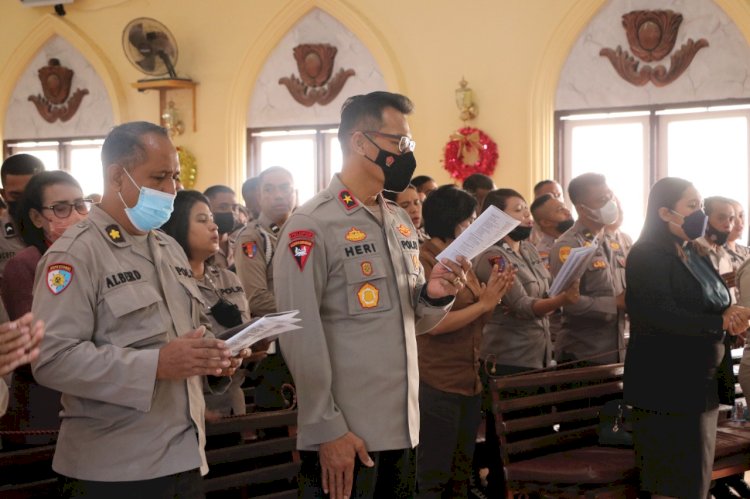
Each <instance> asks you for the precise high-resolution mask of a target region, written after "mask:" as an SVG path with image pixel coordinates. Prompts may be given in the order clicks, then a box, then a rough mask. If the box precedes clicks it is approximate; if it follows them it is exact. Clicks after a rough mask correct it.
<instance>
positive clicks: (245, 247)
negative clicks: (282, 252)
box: [234, 213, 279, 316]
mask: <svg viewBox="0 0 750 499" xmlns="http://www.w3.org/2000/svg"><path fill="white" fill-rule="evenodd" d="M278 233H279V226H278V225H276V224H275V223H273V222H272V221H271V220H269V219H268V217H266V216H265V215H264V214H262V213H261V214H260V216H259V217H258V219H257V220H253V221H251V222H249V223H248V224H247V225H246V226H245V228H244V229H243V230H242V232H240V234H239V236H238V237H237V241H236V244H235V248H234V262H235V265H236V268H237V275H238V276H239V277H240V281H241V282H242V287H243V288H244V289H245V295H246V296H247V301H248V305H249V307H250V312H251V313H252V314H253V315H254V316H262V315H266V314H270V313H273V312H276V298H274V296H273V266H272V265H271V259H272V258H273V253H274V251H275V250H276V243H277V242H278Z"/></svg>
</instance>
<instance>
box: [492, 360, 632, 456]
mask: <svg viewBox="0 0 750 499" xmlns="http://www.w3.org/2000/svg"><path fill="white" fill-rule="evenodd" d="M622 375H623V365H622V364H611V365H606V366H595V367H581V368H575V369H564V370H559V371H546V372H539V373H531V374H520V375H515V376H505V377H497V378H494V379H492V380H491V381H490V390H491V394H492V412H493V415H494V420H495V428H496V432H497V435H498V438H499V440H500V442H499V444H500V449H501V453H502V458H503V462H504V464H508V463H510V462H513V461H517V460H520V459H524V458H527V457H531V456H533V455H539V454H544V453H548V452H550V451H557V450H562V449H564V448H569V447H580V446H583V445H590V444H595V443H596V441H597V435H596V429H597V424H598V420H599V411H600V409H601V407H602V406H603V405H604V403H605V402H607V401H608V400H614V399H619V398H622V389H623V385H622Z"/></svg>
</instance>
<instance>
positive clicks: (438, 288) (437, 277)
mask: <svg viewBox="0 0 750 499" xmlns="http://www.w3.org/2000/svg"><path fill="white" fill-rule="evenodd" d="M457 260H458V262H452V261H450V260H448V259H447V258H444V259H443V260H441V261H440V262H438V264H437V265H435V267H433V269H432V272H431V273H430V280H429V281H428V282H427V296H428V297H430V298H432V299H438V298H443V297H446V296H455V295H456V294H457V293H458V292H459V291H460V290H461V289H463V287H464V283H465V282H466V273H467V272H468V271H469V270H471V261H469V260H467V259H466V258H464V257H462V256H459V257H458V258H457Z"/></svg>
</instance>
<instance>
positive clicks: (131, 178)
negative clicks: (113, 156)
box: [117, 166, 141, 209]
mask: <svg viewBox="0 0 750 499" xmlns="http://www.w3.org/2000/svg"><path fill="white" fill-rule="evenodd" d="M121 168H122V171H123V172H125V175H127V176H128V178H129V179H130V181H131V182H132V183H133V185H134V186H135V188H136V189H138V192H139V193H140V192H141V188H140V187H138V184H136V183H135V180H133V177H131V176H130V173H128V170H127V169H126V168H125V167H124V166H122V167H121ZM117 195H118V196H119V197H120V201H122V204H123V206H125V208H128V209H130V206H128V203H126V202H125V200H124V199H123V198H122V193H121V192H120V191H117ZM136 204H138V203H137V202H136Z"/></svg>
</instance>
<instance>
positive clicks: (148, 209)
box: [117, 168, 174, 232]
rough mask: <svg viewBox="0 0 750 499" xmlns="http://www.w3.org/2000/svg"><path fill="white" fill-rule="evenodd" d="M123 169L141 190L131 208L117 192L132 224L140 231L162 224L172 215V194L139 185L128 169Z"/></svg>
mask: <svg viewBox="0 0 750 499" xmlns="http://www.w3.org/2000/svg"><path fill="white" fill-rule="evenodd" d="M123 171H124V172H125V175H127V176H128V178H129V179H130V181H131V182H133V185H134V186H135V187H136V188H137V189H138V190H139V191H140V192H141V193H140V195H139V196H138V202H137V203H136V204H135V206H133V207H132V208H128V205H127V204H126V203H125V200H124V199H122V194H120V193H119V192H118V193H117V195H118V196H120V201H122V204H124V205H125V214H126V215H127V216H128V218H129V219H130V222H131V223H132V224H133V226H134V227H135V228H136V229H138V230H140V231H141V232H148V231H150V230H152V229H158V228H159V227H161V226H162V225H164V223H165V222H166V221H167V220H169V217H170V216H171V215H172V207H173V205H174V194H169V193H167V192H162V191H157V190H156V189H151V188H149V187H139V186H138V184H136V183H135V180H133V177H131V176H130V174H129V173H128V171H127V170H125V169H124V168H123Z"/></svg>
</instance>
